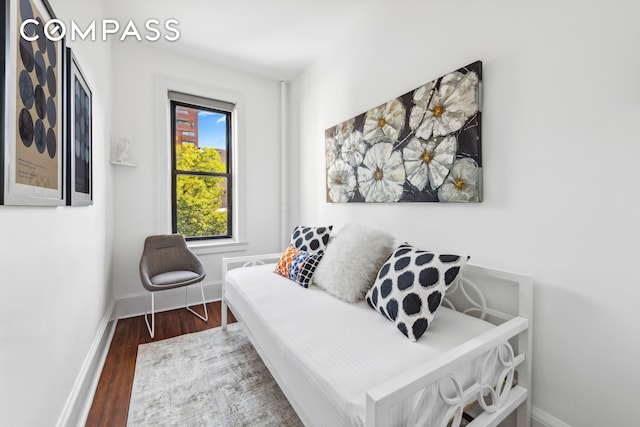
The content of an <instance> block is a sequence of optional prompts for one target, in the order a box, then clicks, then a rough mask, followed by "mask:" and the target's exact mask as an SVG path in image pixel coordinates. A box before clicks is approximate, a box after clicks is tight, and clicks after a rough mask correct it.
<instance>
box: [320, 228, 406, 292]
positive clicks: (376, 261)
mask: <svg viewBox="0 0 640 427" xmlns="http://www.w3.org/2000/svg"><path fill="white" fill-rule="evenodd" d="M394 240H395V239H394V238H393V236H392V235H391V234H389V233H385V232H383V231H378V230H374V229H372V228H369V227H365V226H362V225H359V224H352V223H350V224H347V225H345V226H344V227H343V228H342V230H340V232H339V233H338V234H337V235H336V236H335V237H334V238H332V240H331V243H329V245H328V246H327V249H326V250H325V253H324V257H323V258H322V261H321V262H320V264H319V265H318V268H317V269H316V271H315V274H314V275H313V281H314V283H315V284H316V285H317V286H318V287H319V288H321V289H324V290H325V291H326V292H328V293H329V294H331V295H333V296H335V297H337V298H340V299H342V300H344V301H347V302H356V301H359V300H363V299H364V296H365V294H366V293H367V291H368V290H369V288H370V287H371V286H372V285H373V282H374V281H375V279H376V275H377V274H378V270H380V267H381V266H382V264H384V262H385V261H386V260H387V258H388V257H389V255H391V253H392V252H393V249H394Z"/></svg>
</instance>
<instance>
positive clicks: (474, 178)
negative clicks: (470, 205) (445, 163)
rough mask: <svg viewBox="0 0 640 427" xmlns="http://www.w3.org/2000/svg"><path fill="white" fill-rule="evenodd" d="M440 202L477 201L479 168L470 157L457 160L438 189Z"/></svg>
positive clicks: (478, 197)
mask: <svg viewBox="0 0 640 427" xmlns="http://www.w3.org/2000/svg"><path fill="white" fill-rule="evenodd" d="M438 199H440V201H441V202H479V201H480V168H479V167H478V165H477V164H476V162H474V161H473V159H470V158H467V157H465V158H462V159H459V160H457V161H456V162H455V163H454V164H453V167H452V168H451V173H450V174H449V176H448V177H447V178H446V179H445V180H444V183H443V184H442V186H441V187H440V189H439V190H438Z"/></svg>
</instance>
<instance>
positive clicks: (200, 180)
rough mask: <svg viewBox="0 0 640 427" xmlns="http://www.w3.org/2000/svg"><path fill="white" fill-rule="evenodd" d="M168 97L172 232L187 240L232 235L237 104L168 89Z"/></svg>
mask: <svg viewBox="0 0 640 427" xmlns="http://www.w3.org/2000/svg"><path fill="white" fill-rule="evenodd" d="M169 101H170V111H171V134H172V138H171V153H172V155H171V194H172V203H171V209H172V215H171V218H172V228H173V230H172V231H173V232H174V233H180V234H182V235H184V236H185V237H186V238H187V240H196V239H217V238H231V237H233V236H232V230H233V228H232V224H231V219H232V217H233V215H232V206H233V203H232V197H231V195H232V194H233V193H232V191H231V189H232V174H231V172H232V171H231V155H232V153H231V133H232V123H233V114H234V111H235V106H234V105H233V104H230V103H227V102H222V101H217V100H213V99H207V98H202V97H198V96H193V95H186V94H182V93H178V92H172V91H170V92H169ZM178 116H180V118H178ZM185 116H186V118H185ZM187 129H189V130H187ZM186 138H188V139H186Z"/></svg>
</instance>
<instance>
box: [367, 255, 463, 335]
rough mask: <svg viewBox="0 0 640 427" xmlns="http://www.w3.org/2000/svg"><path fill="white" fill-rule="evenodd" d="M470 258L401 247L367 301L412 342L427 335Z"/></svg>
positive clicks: (381, 273) (380, 274) (381, 271)
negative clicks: (428, 329)
mask: <svg viewBox="0 0 640 427" xmlns="http://www.w3.org/2000/svg"><path fill="white" fill-rule="evenodd" d="M467 260H468V257H466V256H460V255H449V254H437V253H433V252H428V251H422V250H419V249H416V248H414V247H413V246H411V245H408V244H406V243H405V244H403V245H400V246H399V247H398V248H397V249H396V250H395V251H394V252H393V253H392V254H391V256H389V258H388V259H387V261H386V262H385V263H384V264H383V265H382V267H381V268H380V271H378V276H377V277H376V281H375V283H374V284H373V287H372V288H371V289H370V290H369V291H368V292H367V295H366V300H367V302H368V303H369V305H370V306H371V307H373V308H374V309H375V310H378V311H379V312H380V313H382V315H383V316H385V317H386V318H387V319H389V320H391V321H392V322H394V323H395V324H396V327H397V328H398V329H399V330H400V332H402V333H403V334H405V335H406V336H407V337H408V338H409V339H410V340H411V341H416V340H418V338H420V337H421V336H422V334H424V333H425V331H426V330H427V328H428V327H429V325H430V324H431V321H432V320H433V318H434V316H435V313H436V310H437V309H438V307H440V304H441V303H442V300H443V298H444V294H445V292H446V290H447V288H448V287H449V285H451V284H452V283H453V282H454V281H455V280H456V278H457V277H458V274H459V273H460V270H461V269H462V267H463V266H464V265H465V264H466V262H467Z"/></svg>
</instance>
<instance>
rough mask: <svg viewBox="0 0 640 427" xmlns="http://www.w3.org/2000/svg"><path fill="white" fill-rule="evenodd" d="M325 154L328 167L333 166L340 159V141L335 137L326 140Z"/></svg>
mask: <svg viewBox="0 0 640 427" xmlns="http://www.w3.org/2000/svg"><path fill="white" fill-rule="evenodd" d="M324 154H325V157H326V159H327V165H331V164H332V163H333V162H335V161H336V159H337V158H338V157H339V154H340V144H338V141H337V140H336V139H335V138H334V137H329V138H325V140H324ZM327 167H328V166H327Z"/></svg>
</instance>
